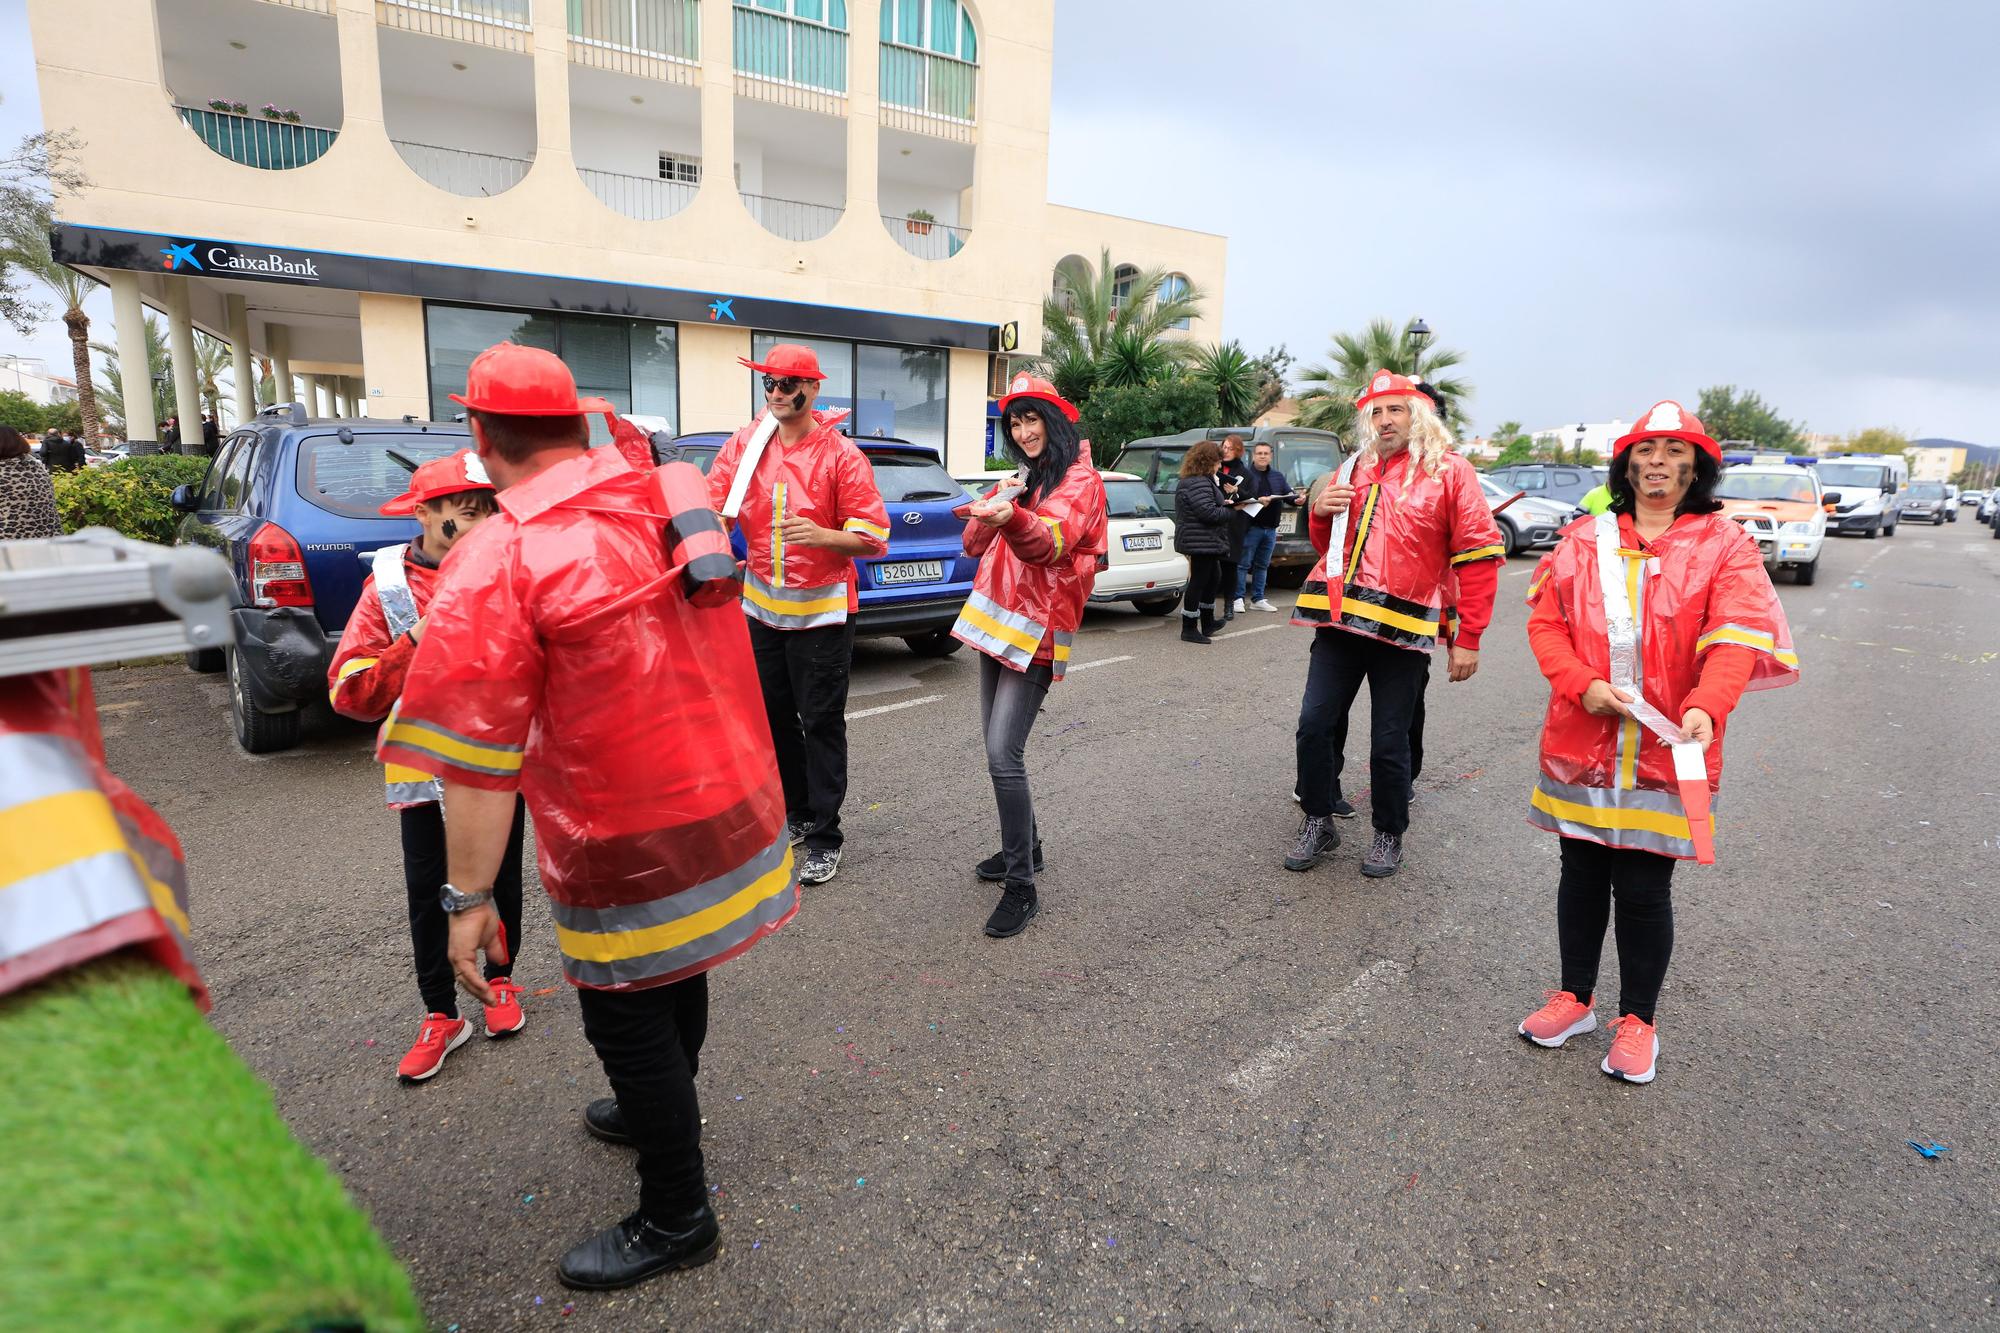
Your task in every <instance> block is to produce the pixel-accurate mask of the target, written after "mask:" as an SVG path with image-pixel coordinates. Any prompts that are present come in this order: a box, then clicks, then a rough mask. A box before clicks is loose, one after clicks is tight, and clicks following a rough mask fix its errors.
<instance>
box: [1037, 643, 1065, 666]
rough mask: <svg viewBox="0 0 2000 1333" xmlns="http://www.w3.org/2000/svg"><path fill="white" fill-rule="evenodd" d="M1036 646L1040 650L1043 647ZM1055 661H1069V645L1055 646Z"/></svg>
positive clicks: (1059, 644)
mask: <svg viewBox="0 0 2000 1333" xmlns="http://www.w3.org/2000/svg"><path fill="white" fill-rule="evenodd" d="M1035 646H1036V647H1038V648H1039V647H1040V646H1041V645H1040V644H1037V645H1035ZM1055 660H1056V661H1058V662H1067V661H1069V645H1068V644H1066V643H1058V644H1056V645H1055Z"/></svg>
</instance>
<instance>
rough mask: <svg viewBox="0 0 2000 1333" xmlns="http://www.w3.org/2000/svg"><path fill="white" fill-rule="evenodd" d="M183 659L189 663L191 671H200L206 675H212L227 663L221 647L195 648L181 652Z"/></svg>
mask: <svg viewBox="0 0 2000 1333" xmlns="http://www.w3.org/2000/svg"><path fill="white" fill-rule="evenodd" d="M181 661H183V662H185V663H187V669H188V670H189V671H199V672H200V673H201V674H202V675H204V676H212V675H214V674H215V673H216V672H218V671H220V670H222V668H223V667H224V666H226V665H227V663H225V662H224V661H223V660H222V649H220V648H194V649H190V650H189V651H187V652H185V653H182V654H181Z"/></svg>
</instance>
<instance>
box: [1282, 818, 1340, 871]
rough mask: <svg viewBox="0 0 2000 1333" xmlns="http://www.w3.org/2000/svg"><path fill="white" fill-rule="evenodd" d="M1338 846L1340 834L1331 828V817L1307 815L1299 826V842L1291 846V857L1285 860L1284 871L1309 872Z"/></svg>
mask: <svg viewBox="0 0 2000 1333" xmlns="http://www.w3.org/2000/svg"><path fill="white" fill-rule="evenodd" d="M1338 846H1340V833H1339V832H1338V831H1337V830H1336V829H1335V828H1334V827H1333V820H1332V819H1331V817H1329V816H1326V815H1307V816H1306V819H1305V823H1303V824H1301V825H1299V840H1298V841H1297V842H1296V843H1293V844H1292V852H1291V855H1289V856H1287V857H1286V858H1285V869H1287V870H1311V869H1312V868H1313V867H1314V866H1316V865H1318V864H1319V863H1320V862H1321V861H1322V860H1324V859H1325V858H1326V854H1327V853H1328V852H1331V851H1332V850H1333V849H1334V848H1336V847H1338Z"/></svg>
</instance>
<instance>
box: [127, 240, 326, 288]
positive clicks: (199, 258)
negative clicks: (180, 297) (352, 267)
mask: <svg viewBox="0 0 2000 1333" xmlns="http://www.w3.org/2000/svg"><path fill="white" fill-rule="evenodd" d="M160 254H161V255H162V256H163V258H162V259H161V260H160V267H162V268H164V269H166V270H167V272H169V273H216V274H225V275H229V276H232V277H239V278H269V279H275V280H277V281H281V282H313V283H316V282H318V281H319V280H320V273H319V263H318V261H317V259H316V257H315V256H313V255H309V254H302V253H300V252H298V251H294V250H272V249H269V248H263V247H249V246H241V245H231V244H228V243H226V242H220V241H168V242H167V243H166V244H165V245H163V246H161V247H160Z"/></svg>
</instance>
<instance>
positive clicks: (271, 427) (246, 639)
mask: <svg viewBox="0 0 2000 1333" xmlns="http://www.w3.org/2000/svg"><path fill="white" fill-rule="evenodd" d="M469 442H470V440H469V437H468V436H467V434H466V430H465V427H464V426H462V425H458V424H455V423H451V422H443V423H440V422H434V421H418V420H416V419H414V418H409V417H405V418H403V419H402V420H400V421H374V420H360V419H357V420H352V421H330V420H312V419H310V418H308V417H307V416H306V411H305V408H304V407H302V406H300V405H299V404H297V403H286V404H282V405H279V406H276V407H270V408H266V409H265V410H264V411H262V412H260V413H258V414H257V416H256V417H254V418H253V419H251V420H250V421H249V422H247V423H245V424H244V425H243V426H242V427H240V428H238V429H237V430H235V431H232V432H231V433H230V434H229V435H228V436H226V437H225V438H224V439H223V441H222V443H221V445H220V447H219V448H217V450H216V454H215V458H214V459H213V460H212V461H211V462H210V463H209V467H208V472H207V473H206V474H205V476H204V477H203V479H202V481H201V482H200V483H199V484H197V485H192V486H178V487H176V488H175V489H174V493H173V505H174V508H175V509H177V510H180V511H181V512H182V513H183V514H185V515H186V517H185V518H183V519H182V520H181V523H180V528H179V531H178V533H177V535H176V537H175V541H176V544H178V545H183V546H206V547H208V548H210V549H211V550H214V551H216V552H217V553H218V554H220V555H221V556H222V557H223V558H224V559H225V560H227V561H228V562H229V566H230V569H231V570H232V571H233V572H234V574H235V576H236V590H235V597H234V599H233V600H234V610H233V611H232V613H231V615H232V620H233V622H234V624H233V626H232V628H233V630H234V636H233V642H232V643H231V644H230V646H228V647H226V648H205V649H200V650H197V651H195V652H191V653H189V654H187V664H188V666H189V667H191V668H192V669H194V670H196V671H224V672H227V673H228V676H229V715H230V721H231V724H232V725H233V727H234V728H235V732H236V739H237V742H238V743H239V744H241V745H242V746H243V748H244V749H245V750H248V751H249V752H250V753H252V754H266V753H269V752H271V751H274V750H285V749H289V748H291V747H292V746H294V745H296V744H298V740H299V729H300V723H301V720H302V713H301V711H300V710H301V706H302V705H303V704H304V703H305V702H306V701H308V700H311V699H317V698H321V697H324V695H325V694H326V668H327V663H328V662H329V661H330V660H332V657H333V650H334V648H335V647H336V646H337V645H338V644H339V642H340V632H341V630H342V629H344V628H345V627H346V625H347V617H348V614H349V613H350V612H352V611H353V609H354V602H355V599H356V598H357V597H359V596H360V595H361V583H362V580H363V579H364V578H365V577H366V575H367V570H366V568H364V566H363V563H362V561H361V559H360V558H359V557H362V556H365V555H367V554H368V553H370V552H372V551H374V550H376V549H377V548H378V547H383V546H388V545H390V544H391V543H394V542H402V541H408V540H409V539H410V538H412V537H414V536H416V535H417V532H418V528H417V522H416V520H415V519H412V518H384V517H382V515H381V514H380V513H379V512H378V510H379V508H380V506H381V505H382V503H383V502H384V501H385V500H389V499H392V498H393V497H395V496H397V495H400V494H401V493H402V492H403V491H404V489H405V488H406V487H407V486H408V484H409V480H410V470H409V467H408V466H406V465H405V463H404V462H401V461H398V458H397V457H396V456H394V455H400V457H401V458H402V459H404V460H407V461H408V463H409V464H410V465H414V464H417V463H422V462H426V461H428V460H430V459H433V458H441V457H443V456H444V455H446V454H450V453H453V452H455V451H456V450H459V449H462V448H464V447H465V446H466V445H467V444H468V443H469Z"/></svg>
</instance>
